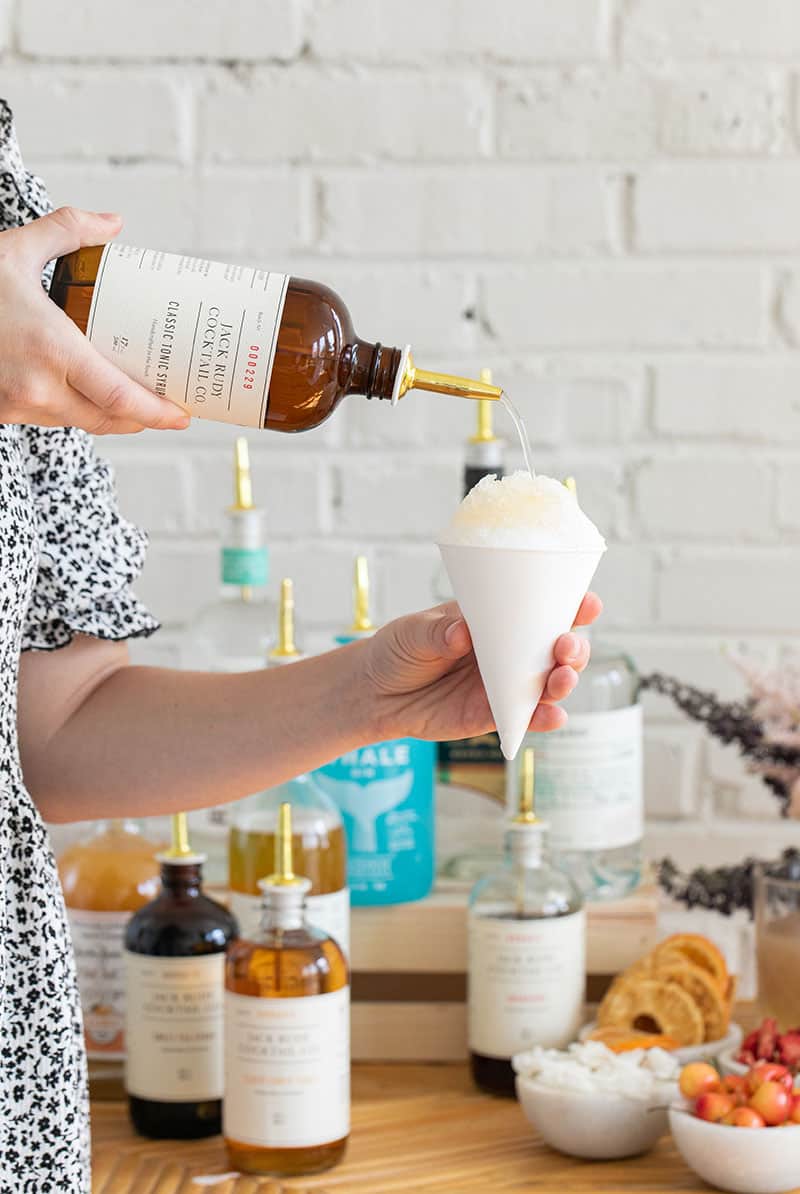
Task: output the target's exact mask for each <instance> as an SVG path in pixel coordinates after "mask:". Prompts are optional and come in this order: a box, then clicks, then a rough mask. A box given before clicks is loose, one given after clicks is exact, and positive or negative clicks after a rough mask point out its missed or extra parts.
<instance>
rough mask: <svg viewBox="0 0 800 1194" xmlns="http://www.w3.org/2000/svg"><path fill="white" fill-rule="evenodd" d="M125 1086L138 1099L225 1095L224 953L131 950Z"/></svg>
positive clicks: (128, 957) (182, 1100)
mask: <svg viewBox="0 0 800 1194" xmlns="http://www.w3.org/2000/svg"><path fill="white" fill-rule="evenodd" d="M125 963H126V976H127V987H128V1007H127V1016H126V1036H127V1042H128V1057H127V1061H126V1064H125V1088H126V1090H127V1091H128V1094H132V1095H136V1096H138V1097H139V1098H140V1099H156V1100H160V1101H162V1102H165V1103H173V1102H174V1103H193V1102H202V1101H205V1100H207V1099H221V1098H222V1091H223V1086H224V1067H223V1061H222V1046H223V993H224V990H225V954H224V953H219V954H207V955H206V956H204V957H196V958H152V957H148V956H146V955H144V954H135V953H130V952H129V951H126V953H125Z"/></svg>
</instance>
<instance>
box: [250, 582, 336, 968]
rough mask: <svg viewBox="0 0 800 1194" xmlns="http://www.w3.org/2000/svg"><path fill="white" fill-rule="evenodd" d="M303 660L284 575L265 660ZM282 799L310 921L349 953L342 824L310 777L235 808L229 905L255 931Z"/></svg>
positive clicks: (289, 584)
mask: <svg viewBox="0 0 800 1194" xmlns="http://www.w3.org/2000/svg"><path fill="white" fill-rule="evenodd" d="M302 658H303V655H302V653H301V651H300V650H299V648H298V646H297V643H296V641H295V625H294V592H293V586H292V582H291V580H290V579H289V578H288V577H285V578H284V579H283V580H282V581H281V600H280V612H279V636H278V644H277V646H276V647H274V648H273V650H272V651H271V652H270V658H269V664H270V666H271V667H278V666H283V665H284V664H287V663H294V662H296V661H297V660H299V659H302ZM286 801H288V802H289V803H290V804H291V806H292V824H293V827H294V829H293V833H294V836H293V838H292V851H293V855H294V860H295V865H296V867H297V869H298V871H299V872H300V873H301V874H303V875H305V876H306V878H307V879H308V880H309V881H310V883H311V887H310V888H309V894H308V896H307V899H306V910H307V913H308V919H309V921H310V922H311V924H313V925H316V926H317V928H320V929H324V930H325V932H326V933H329V934H330V935H331V937H333V939H334V941H336V942H337V943H338V944H339V945H340V946H341V947H342V950H343V951H344V954H345V956H348V955H349V950H350V893H349V892H348V889H347V845H346V841H345V832H344V825H343V824H342V818H341V816H340V814H339V810H338V809H337V807H336V805H335V804H334V802H333V801H332V800H331V799H330V797H328V796H326V795H325V793H324V792H323V791H322V789H321V788H320V787H319V785H318V784H317V783H316V782H315V781H314V778H313V776H311V775H299V776H297V778H296V779H293V780H290V781H289V782H288V783H285V784H280V785H279V786H278V787H277V788H271V789H269V790H268V791H266V792H257V793H256V794H255V795H253V796H248V797H247V799H246V800H242V801H239V802H238V803H237V804H236V805H234V807H233V810H232V813H231V831H230V843H229V884H230V905H231V910H232V912H233V913H234V915H235V916H236V919H237V921H238V922H239V925H240V928H241V932H242V934H243V936H245V937H248V936H252V935H253V934H254V933H255V931H256V929H257V928H258V925H259V922H260V918H261V907H262V903H263V897H262V894H261V888H260V886H259V883H260V881H261V880H262V879H263V878H264V876H265V875H267V874H269V872H270V871H271V869H272V864H273V860H274V857H275V841H276V834H277V832H278V817H279V814H280V808H281V805H282V804H283V803H284V802H286Z"/></svg>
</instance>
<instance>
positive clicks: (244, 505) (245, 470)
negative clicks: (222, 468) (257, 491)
mask: <svg viewBox="0 0 800 1194" xmlns="http://www.w3.org/2000/svg"><path fill="white" fill-rule="evenodd" d="M233 493H234V501H233V506H232V509H234V510H252V509H253V482H252V479H251V477H250V450H249V448H248V446H247V440H246V439H245V437H244V436H243V435H240V436H239V437H238V438H237V440H236V444H235V445H234V449H233Z"/></svg>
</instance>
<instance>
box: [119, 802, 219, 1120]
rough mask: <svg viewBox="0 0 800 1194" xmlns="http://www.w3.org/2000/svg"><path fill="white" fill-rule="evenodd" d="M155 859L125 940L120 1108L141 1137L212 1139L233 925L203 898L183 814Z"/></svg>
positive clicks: (199, 864)
mask: <svg viewBox="0 0 800 1194" xmlns="http://www.w3.org/2000/svg"><path fill="white" fill-rule="evenodd" d="M158 857H159V861H160V863H161V892H160V894H159V895H158V896H157V897H156V899H155V900H153V901H152V903H150V904H147V905H146V906H145V907H144V908H140V909H139V911H138V912H137V913H136V915H135V916H133V917H132V918H131V920H130V922H129V923H128V927H127V930H126V932H125V962H126V990H127V1019H126V1032H127V1039H128V1056H127V1059H126V1065H125V1088H126V1090H127V1093H128V1105H129V1108H130V1114H131V1119H132V1121H133V1126H134V1127H135V1128H136V1130H137V1132H140V1133H141V1134H142V1135H143V1136H152V1137H156V1138H160V1139H165V1138H166V1139H173V1140H174V1139H189V1138H193V1137H197V1136H213V1135H216V1133H217V1132H219V1131H220V1128H221V1125H222V1091H223V1085H224V1078H223V1072H224V1067H223V1006H222V1005H223V993H224V988H225V950H226V948H227V946H228V944H229V942H230V941H231V940H232V939H233V938H234V937H235V936H236V921H235V920H234V918H233V917H232V916H231V914H230V913H229V912H228V911H227V910H226V909H225V908H223V907H222V905H221V904H218V903H217V902H216V901H215V900H211V899H209V898H208V896H206V895H204V894H203V889H202V870H203V855H202V854H194V853H192V850H191V848H190V846H189V843H188V840H187V836H186V818H185V816H184V815H183V814H178V816H176V817H174V818H173V843H172V847H171V849H170V850H168V851H166V852H165V853H163V854H160V855H159V856H158Z"/></svg>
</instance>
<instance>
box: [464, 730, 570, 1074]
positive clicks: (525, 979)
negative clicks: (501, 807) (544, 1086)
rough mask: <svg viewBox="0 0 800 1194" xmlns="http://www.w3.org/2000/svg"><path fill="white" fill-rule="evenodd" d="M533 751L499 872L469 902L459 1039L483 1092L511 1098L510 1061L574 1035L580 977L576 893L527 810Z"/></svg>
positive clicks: (541, 827) (522, 773) (524, 764)
mask: <svg viewBox="0 0 800 1194" xmlns="http://www.w3.org/2000/svg"><path fill="white" fill-rule="evenodd" d="M533 790H534V753H533V751H532V750H525V751H524V753H523V757H522V764H521V771H520V792H519V797H518V804H517V812H516V814H515V816H514V817H513V818H512V819H511V820H510V822H509V825H508V832H507V835H506V861H505V864H504V866H503V867H502V868H501V869H499V870H497V871H495V872H493V873H492V874H489V875H486V876H485V877H484V878H483V879H481V880H480V881H479V882H478V883H476V885H475V887H474V888H473V889H472V894H471V896H470V902H469V914H468V915H469V923H468V950H469V963H468V972H469V989H468V1037H469V1052H470V1063H471V1067H472V1076H473V1078H474V1079H475V1082H476V1083H477V1085H478V1086H480V1087H481V1088H482V1089H483V1090H488V1091H491V1092H492V1093H494V1094H509V1095H513V1094H514V1071H513V1069H512V1066H511V1058H512V1057H513V1056H514V1054H515V1053H521V1052H523V1051H525V1050H527V1049H530V1048H532V1047H533V1046H534V1045H542V1046H544V1047H545V1048H556V1049H560V1048H563V1047H564V1046H565V1045H567V1044H569V1042H570V1041H572V1040H574V1039H575V1037H576V1036H577V1033H578V1029H579V1028H580V1024H581V1018H582V1011H583V1001H584V986H585V981H586V980H585V971H586V922H585V914H584V911H583V906H582V900H581V895H580V892H579V890H578V888H577V887H576V886H575V884H574V883H573V881H572V880H571V879H570V878H569V876H568V875H566V874H564V873H563V872H562V871H560V870H558V869H557V868H555V867H553V866H551V865H550V864H549V863H548V862H547V861H546V859H545V857H544V850H543V838H544V829H545V825H544V824H543V822H541V821H540V820H539V818H538V817H537V816H536V814H535V812H534V807H533Z"/></svg>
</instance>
